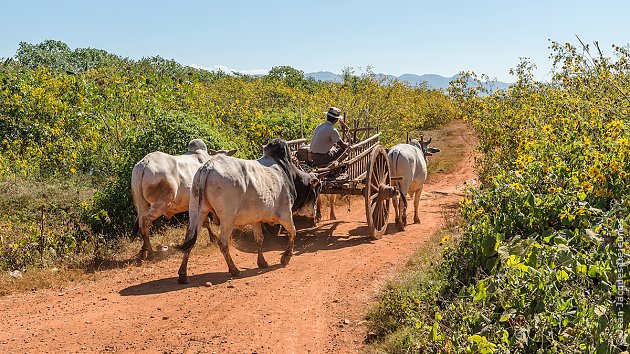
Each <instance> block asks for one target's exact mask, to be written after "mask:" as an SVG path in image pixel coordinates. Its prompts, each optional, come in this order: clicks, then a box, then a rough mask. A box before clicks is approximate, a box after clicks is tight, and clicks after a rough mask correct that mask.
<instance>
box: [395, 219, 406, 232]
mask: <svg viewBox="0 0 630 354" xmlns="http://www.w3.org/2000/svg"><path fill="white" fill-rule="evenodd" d="M396 226H397V227H398V230H399V231H405V223H404V222H402V221H396Z"/></svg>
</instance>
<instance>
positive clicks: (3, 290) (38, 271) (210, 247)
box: [0, 226, 218, 296]
mask: <svg viewBox="0 0 630 354" xmlns="http://www.w3.org/2000/svg"><path fill="white" fill-rule="evenodd" d="M214 231H215V233H217V232H218V230H217V229H216V227H215V229H214ZM185 233H186V228H185V226H176V227H167V228H163V230H160V232H153V233H152V236H151V245H152V246H153V248H154V249H155V250H156V252H154V257H153V259H151V260H149V261H147V262H141V261H139V260H138V258H137V255H138V251H139V250H140V248H141V247H142V240H141V239H140V238H136V239H133V240H131V239H128V238H121V239H119V240H117V241H112V243H110V244H109V245H108V247H107V249H106V250H104V251H103V252H101V253H102V254H101V256H100V257H98V258H96V259H89V260H86V259H79V258H80V257H77V259H74V261H72V262H71V261H69V260H66V261H59V262H57V263H58V264H57V265H56V266H54V267H49V268H36V267H30V268H27V269H25V270H23V272H22V276H21V277H13V276H11V275H10V274H11V272H8V271H3V272H1V273H0V296H4V295H9V294H14V293H20V292H26V291H35V290H40V289H51V290H55V291H60V292H61V291H63V290H64V289H67V288H68V287H72V286H78V285H76V284H80V283H82V282H85V281H95V280H98V279H100V278H102V277H105V276H107V272H106V271H107V270H111V269H120V268H127V267H142V266H144V265H146V264H147V263H148V264H150V263H152V262H160V261H163V260H165V259H168V258H170V257H178V255H179V254H180V253H179V251H177V250H176V246H177V245H179V244H181V242H182V241H183V239H184V237H185ZM163 247H165V250H163V251H162V248H163ZM217 250H218V247H217V246H216V245H214V244H211V243H210V241H209V238H208V237H207V232H203V231H202V237H200V238H199V241H198V243H197V246H196V247H195V252H196V253H197V254H202V255H203V254H211V253H214V252H216V251H217ZM70 284H72V285H70Z"/></svg>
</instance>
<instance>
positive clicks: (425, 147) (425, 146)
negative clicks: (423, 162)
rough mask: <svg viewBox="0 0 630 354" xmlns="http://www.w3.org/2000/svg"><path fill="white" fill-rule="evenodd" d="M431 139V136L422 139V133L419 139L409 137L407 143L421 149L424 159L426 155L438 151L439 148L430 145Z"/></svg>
mask: <svg viewBox="0 0 630 354" xmlns="http://www.w3.org/2000/svg"><path fill="white" fill-rule="evenodd" d="M432 140H433V138H429V140H427V141H425V140H424V135H420V141H418V140H416V139H411V140H410V141H409V144H411V145H413V146H415V147H417V148H418V149H420V150H422V153H423V154H424V158H425V159H426V158H427V156H431V155H433V154H435V153H438V152H440V149H438V148H435V147H430V146H429V144H431V141H432Z"/></svg>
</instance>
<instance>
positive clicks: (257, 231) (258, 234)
mask: <svg viewBox="0 0 630 354" xmlns="http://www.w3.org/2000/svg"><path fill="white" fill-rule="evenodd" d="M253 231H254V240H256V246H258V268H267V267H269V264H268V263H267V261H266V260H265V257H264V256H263V251H262V247H263V241H264V240H265V235H263V232H262V223H256V224H254V225H253Z"/></svg>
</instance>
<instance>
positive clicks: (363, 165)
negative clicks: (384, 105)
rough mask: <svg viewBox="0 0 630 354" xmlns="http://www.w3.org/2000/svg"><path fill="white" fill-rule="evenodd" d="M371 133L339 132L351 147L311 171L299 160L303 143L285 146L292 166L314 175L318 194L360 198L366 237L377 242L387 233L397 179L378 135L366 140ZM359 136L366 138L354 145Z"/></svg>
mask: <svg viewBox="0 0 630 354" xmlns="http://www.w3.org/2000/svg"><path fill="white" fill-rule="evenodd" d="M372 130H374V129H372V128H370V127H369V126H368V127H367V128H357V127H356V126H355V127H354V128H347V127H346V129H343V134H342V135H343V139H344V140H345V141H350V142H354V143H353V144H352V145H350V146H349V147H348V149H347V150H346V151H345V152H344V153H343V154H342V155H341V156H340V157H339V158H337V159H336V160H335V161H333V162H331V163H330V164H329V165H328V166H325V167H312V166H311V165H309V163H308V161H306V159H304V158H303V157H304V155H305V154H304V153H303V152H304V149H308V147H306V146H305V144H307V143H308V140H307V139H297V140H291V141H287V144H288V145H289V150H291V154H292V156H293V157H294V162H296V163H297V164H298V166H300V168H302V169H303V170H304V171H306V172H309V173H314V174H316V175H317V177H318V178H319V179H320V180H321V182H322V194H341V195H362V196H364V198H365V216H366V219H367V224H368V227H369V229H370V235H371V236H372V238H374V239H380V238H381V237H382V236H383V234H384V233H385V230H386V229H387V222H388V218H389V206H390V199H391V198H393V197H394V196H396V195H397V194H398V190H397V189H396V187H394V186H393V185H392V181H394V180H396V179H399V178H398V177H393V176H392V175H391V172H390V168H389V161H388V159H387V151H386V150H385V148H384V147H383V146H382V145H380V144H379V140H378V138H379V136H381V133H376V134H373V135H371V136H369V134H370V131H372ZM361 135H363V136H369V137H367V138H366V139H364V140H361V141H359V142H356V141H357V139H358V138H359V137H360V136H361ZM300 150H302V151H300ZM307 151H308V150H307ZM298 152H301V153H298ZM298 157H301V158H298Z"/></svg>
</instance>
